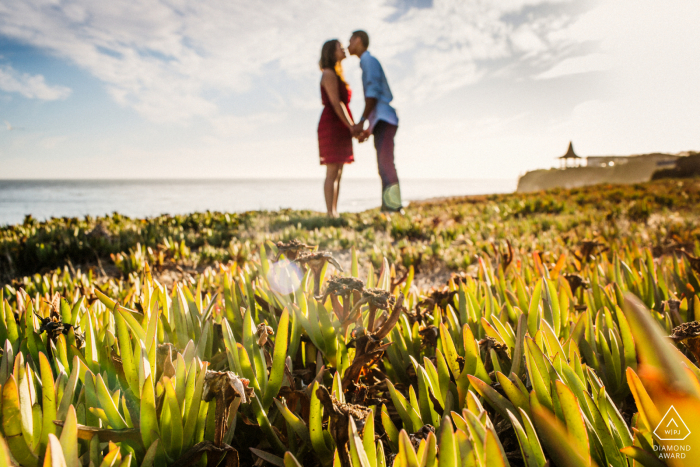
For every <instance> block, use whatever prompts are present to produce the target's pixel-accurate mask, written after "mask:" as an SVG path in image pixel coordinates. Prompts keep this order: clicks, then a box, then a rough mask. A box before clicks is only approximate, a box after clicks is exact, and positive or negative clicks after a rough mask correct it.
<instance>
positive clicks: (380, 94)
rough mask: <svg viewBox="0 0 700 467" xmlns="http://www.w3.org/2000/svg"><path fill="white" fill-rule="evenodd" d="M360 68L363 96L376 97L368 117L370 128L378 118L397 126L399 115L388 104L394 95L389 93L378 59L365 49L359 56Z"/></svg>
mask: <svg viewBox="0 0 700 467" xmlns="http://www.w3.org/2000/svg"><path fill="white" fill-rule="evenodd" d="M360 68H362V87H363V89H364V92H365V98H367V97H370V98H374V99H377V105H376V106H375V107H374V110H372V113H370V114H369V117H368V120H369V128H370V130H374V125H376V124H377V122H378V121H380V120H384V121H385V122H387V123H391V124H392V125H396V126H398V124H399V117H398V116H397V115H396V110H394V108H393V107H392V106H390V105H389V102H391V101H392V99H393V98H394V96H393V95H392V94H391V89H389V83H388V82H387V81H386V76H385V75H384V69H383V68H382V65H381V64H380V63H379V60H377V59H376V58H374V57H373V56H372V55H371V54H370V53H369V51H367V50H366V51H365V52H364V53H363V54H362V56H361V57H360Z"/></svg>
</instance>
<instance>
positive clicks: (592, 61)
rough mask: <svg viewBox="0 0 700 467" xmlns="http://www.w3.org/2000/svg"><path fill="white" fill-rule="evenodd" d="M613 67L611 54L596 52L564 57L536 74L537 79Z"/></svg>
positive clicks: (604, 69)
mask: <svg viewBox="0 0 700 467" xmlns="http://www.w3.org/2000/svg"><path fill="white" fill-rule="evenodd" d="M611 67H612V58H611V57H610V56H609V55H606V54H601V53H594V54H588V55H583V56H580V57H572V58H567V59H564V60H562V61H561V62H559V63H557V64H556V65H554V66H553V67H552V68H550V69H549V70H547V71H545V72H544V73H540V74H539V75H537V76H535V79H552V78H561V77H562V76H568V75H575V74H579V73H590V72H592V71H607V70H609V69H610V68H611Z"/></svg>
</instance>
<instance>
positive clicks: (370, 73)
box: [352, 57, 382, 136]
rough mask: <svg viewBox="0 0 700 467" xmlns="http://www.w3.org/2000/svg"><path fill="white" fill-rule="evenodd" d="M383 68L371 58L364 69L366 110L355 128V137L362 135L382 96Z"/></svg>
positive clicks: (363, 83) (363, 84) (363, 80)
mask: <svg viewBox="0 0 700 467" xmlns="http://www.w3.org/2000/svg"><path fill="white" fill-rule="evenodd" d="M381 83H382V67H381V65H380V64H379V62H378V61H377V59H376V58H374V57H370V59H369V60H368V61H366V62H365V64H364V65H363V67H362V87H363V88H364V91H365V110H364V112H362V118H360V120H359V121H358V123H357V124H356V125H354V126H353V129H352V133H353V136H358V135H360V134H361V133H362V130H363V128H364V123H365V120H367V119H368V118H369V116H370V114H371V113H372V111H373V110H374V108H375V107H376V106H377V100H378V99H379V97H380V96H381V94H382V85H381Z"/></svg>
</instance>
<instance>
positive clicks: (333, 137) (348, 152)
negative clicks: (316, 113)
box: [318, 77, 355, 165]
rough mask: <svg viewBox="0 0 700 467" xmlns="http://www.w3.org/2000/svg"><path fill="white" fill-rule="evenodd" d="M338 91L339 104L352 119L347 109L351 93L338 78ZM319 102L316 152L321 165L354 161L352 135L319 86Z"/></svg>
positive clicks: (326, 94)
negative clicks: (321, 105) (320, 101)
mask: <svg viewBox="0 0 700 467" xmlns="http://www.w3.org/2000/svg"><path fill="white" fill-rule="evenodd" d="M338 91H339V94H340V96H339V97H340V102H341V103H342V105H344V106H345V107H346V108H347V109H348V115H350V116H351V117H352V114H351V113H350V108H349V107H348V104H349V103H350V97H351V96H352V91H351V90H350V88H348V87H347V86H346V85H345V83H344V82H343V81H342V80H341V79H340V77H338ZM321 100H322V101H323V113H321V121H319V122H318V151H319V154H320V155H321V165H326V164H349V163H351V162H353V161H354V160H355V158H354V157H353V154H352V133H351V132H350V129H349V128H348V127H346V126H345V125H344V124H343V122H342V120H340V117H338V115H337V114H336V113H335V110H333V105H331V100H330V99H329V98H328V93H326V90H325V89H324V88H323V86H321Z"/></svg>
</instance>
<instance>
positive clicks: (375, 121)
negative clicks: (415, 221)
mask: <svg viewBox="0 0 700 467" xmlns="http://www.w3.org/2000/svg"><path fill="white" fill-rule="evenodd" d="M368 47H369V36H368V35H367V33H366V32H365V31H355V32H353V33H352V36H351V37H350V44H349V45H348V52H350V54H351V55H355V56H357V57H359V59H360V68H362V87H363V88H364V93H365V111H364V112H363V113H362V117H361V118H360V120H359V122H358V123H357V124H356V125H355V126H354V127H353V129H352V133H353V136H355V137H357V138H358V139H359V140H360V142H362V141H364V140H366V139H367V138H368V137H369V134H370V133H371V134H373V135H374V147H375V149H376V150H377V166H378V168H379V176H380V177H381V179H382V211H388V212H401V210H402V206H401V190H400V189H399V176H398V175H397V174H396V166H395V165H394V136H395V135H396V130H398V128H399V118H398V117H397V116H396V111H395V110H394V108H393V107H391V105H389V103H390V102H391V101H392V99H393V98H394V96H393V95H392V94H391V89H389V83H387V80H386V76H385V75H384V70H383V69H382V65H381V64H380V63H379V60H377V59H376V58H374V57H373V56H372V55H371V54H370V53H369V51H368V50H367V48H368ZM365 121H368V122H369V126H368V128H367V129H366V130H365V129H364V124H365Z"/></svg>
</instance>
